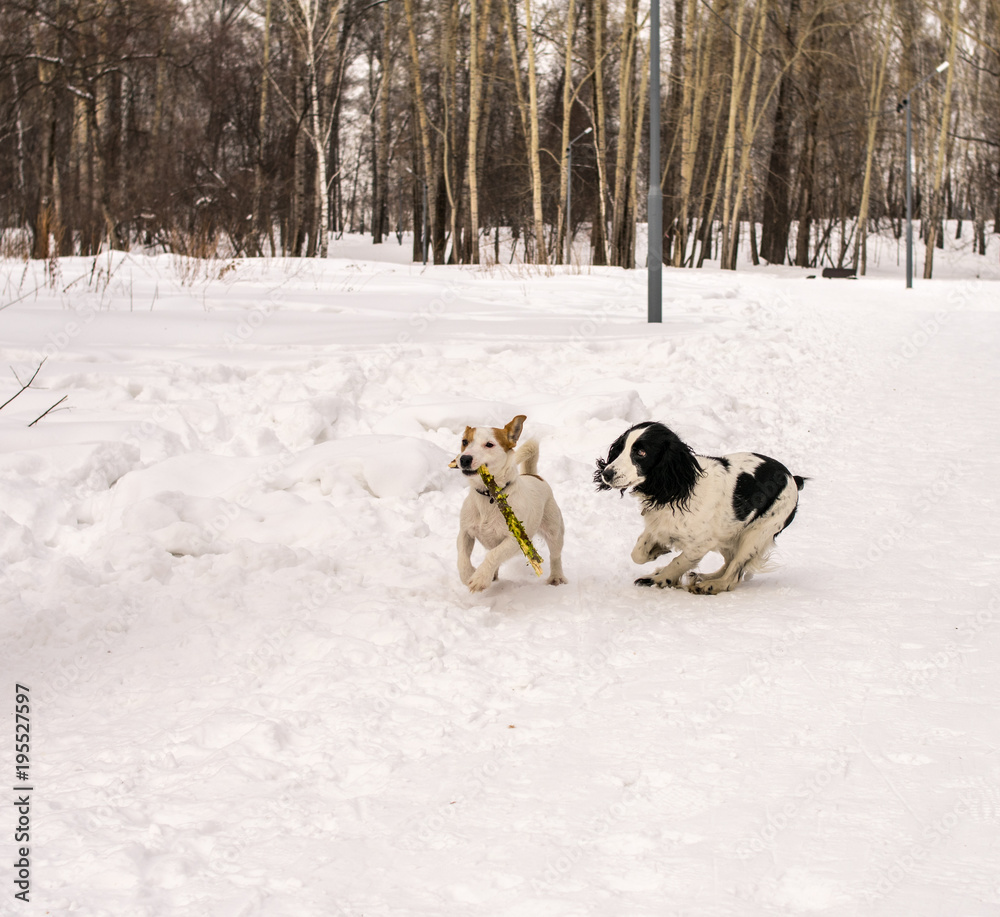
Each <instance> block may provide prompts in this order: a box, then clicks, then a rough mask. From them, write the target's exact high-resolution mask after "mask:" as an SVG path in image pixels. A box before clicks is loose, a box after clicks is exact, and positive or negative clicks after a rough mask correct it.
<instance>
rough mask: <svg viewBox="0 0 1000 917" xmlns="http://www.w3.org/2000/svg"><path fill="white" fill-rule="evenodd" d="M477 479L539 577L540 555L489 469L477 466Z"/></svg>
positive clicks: (540, 573) (540, 568)
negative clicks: (494, 503)
mask: <svg viewBox="0 0 1000 917" xmlns="http://www.w3.org/2000/svg"><path fill="white" fill-rule="evenodd" d="M479 477H481V478H482V479H483V483H484V484H485V485H486V489H487V490H488V491H489V493H490V496H491V497H492V498H493V499H494V500H495V501H496V504H497V506H498V507H499V509H500V512H501V513H503V517H504V519H505V520H506V521H507V528H509V529H510V533H511V535H513V536H514V538H515V539H516V540H517V543H518V544H519V545H520V546H521V551H522V552H523V554H524V556H525V557H526V558H527V559H528V563H529V564H531V567H532V569H533V570H534V571H535V576H541V575H542V556H541V554H539V553H538V551H537V550H536V549H535V546H534V545H533V544H532V543H531V539H530V538H529V537H528V533H527V532H526V531H525V530H524V526H523V525H521V520H520V519H518V518H517V516H515V515H514V510H512V509H511V508H510V504H509V503H508V502H507V498H506V497H505V496H504V495H503V494H502V493H501V492H500V488H499V487H497V482H496V479H495V478H494V477H493V475H492V474H490V472H489V469H488V468H487V467H486V466H485V465H480V466H479Z"/></svg>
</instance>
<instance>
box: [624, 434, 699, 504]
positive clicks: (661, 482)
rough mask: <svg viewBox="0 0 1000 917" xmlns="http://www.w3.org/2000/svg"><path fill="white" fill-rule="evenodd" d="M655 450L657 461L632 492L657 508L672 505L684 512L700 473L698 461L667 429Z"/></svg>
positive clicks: (687, 447)
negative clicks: (636, 492) (658, 455)
mask: <svg viewBox="0 0 1000 917" xmlns="http://www.w3.org/2000/svg"><path fill="white" fill-rule="evenodd" d="M658 447H659V448H658V451H659V453H660V457H659V461H657V462H656V463H655V464H654V465H652V466H651V467H650V468H649V469H648V470H647V471H646V475H645V478H644V479H643V481H642V483H641V484H639V485H637V486H636V488H635V490H636V491H638V492H639V493H641V494H643V495H644V496H645V497H646V499H647V502H649V503H653V504H656V505H660V506H666V505H668V504H673V505H674V506H677V507H678V508H680V509H686V508H687V504H688V501H689V500H690V499H691V492H692V491H693V490H694V485H695V482H696V481H697V480H698V475H699V474H700V473H701V468H700V467H699V466H698V461H697V459H695V457H694V453H693V452H692V451H691V449H690V447H689V446H687V445H686V444H685V443H683V442H681V440H680V439H678V437H677V436H676V435H675V434H674V433H672V432H671V431H670V430H665V431H664V433H663V440H662V441H661V443H659V444H658Z"/></svg>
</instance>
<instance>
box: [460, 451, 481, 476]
mask: <svg viewBox="0 0 1000 917" xmlns="http://www.w3.org/2000/svg"><path fill="white" fill-rule="evenodd" d="M458 466H459V468H461V469H462V474H475V473H476V471H478V469H477V468H473V467H472V456H471V455H462V456H459V459H458Z"/></svg>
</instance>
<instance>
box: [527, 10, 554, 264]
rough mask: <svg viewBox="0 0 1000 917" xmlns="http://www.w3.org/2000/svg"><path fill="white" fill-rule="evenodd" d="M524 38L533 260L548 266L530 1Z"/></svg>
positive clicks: (536, 78) (536, 77)
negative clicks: (533, 229)
mask: <svg viewBox="0 0 1000 917" xmlns="http://www.w3.org/2000/svg"><path fill="white" fill-rule="evenodd" d="M524 19H525V38H526V39H527V47H528V117H529V120H530V124H531V142H530V145H529V149H528V156H529V157H530V163H531V203H532V209H533V210H534V217H535V245H536V249H537V250H536V254H535V260H536V262H537V263H538V264H548V263H549V259H548V252H547V250H546V247H545V217H544V215H543V213H542V164H541V162H540V161H539V158H538V154H539V139H538V76H537V72H536V69H535V33H534V29H533V26H532V24H531V0H524Z"/></svg>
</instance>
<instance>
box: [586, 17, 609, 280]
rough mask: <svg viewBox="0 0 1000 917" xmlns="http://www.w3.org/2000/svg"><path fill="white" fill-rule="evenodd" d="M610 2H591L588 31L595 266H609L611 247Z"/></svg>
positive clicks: (592, 232) (592, 244)
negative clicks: (594, 165) (607, 70)
mask: <svg viewBox="0 0 1000 917" xmlns="http://www.w3.org/2000/svg"><path fill="white" fill-rule="evenodd" d="M605 2H606V0H587V29H588V31H589V33H590V48H591V66H592V68H593V70H592V76H591V85H592V86H593V97H594V98H593V101H594V114H593V117H594V148H595V150H596V152H597V214H596V215H595V216H596V219H595V220H594V226H593V229H592V231H591V246H592V247H593V262H594V264H607V263H608V247H607V226H608V213H607V200H608V176H607V144H608V142H607V136H606V135H607V119H606V117H605V107H606V105H605V94H604V56H605V53H604V32H605V29H606V18H607V16H606V7H605Z"/></svg>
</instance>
